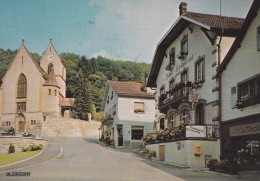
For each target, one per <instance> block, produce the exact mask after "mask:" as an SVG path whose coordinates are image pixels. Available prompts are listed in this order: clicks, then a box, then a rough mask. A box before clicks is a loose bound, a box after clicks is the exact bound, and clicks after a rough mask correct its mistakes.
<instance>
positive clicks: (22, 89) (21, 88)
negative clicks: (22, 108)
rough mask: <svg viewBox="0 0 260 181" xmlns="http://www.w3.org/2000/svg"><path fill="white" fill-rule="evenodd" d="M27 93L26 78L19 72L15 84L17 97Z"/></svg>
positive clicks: (24, 96)
mask: <svg viewBox="0 0 260 181" xmlns="http://www.w3.org/2000/svg"><path fill="white" fill-rule="evenodd" d="M26 94H27V80H26V77H25V75H24V74H21V75H20V76H19V78H18V84H17V98H26Z"/></svg>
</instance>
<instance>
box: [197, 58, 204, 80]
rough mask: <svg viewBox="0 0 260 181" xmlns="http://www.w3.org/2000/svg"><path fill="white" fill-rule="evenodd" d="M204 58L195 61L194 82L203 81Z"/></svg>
mask: <svg viewBox="0 0 260 181" xmlns="http://www.w3.org/2000/svg"><path fill="white" fill-rule="evenodd" d="M204 62H205V61H204V59H199V60H198V61H197V62H196V63H195V82H204V81H205V75H204V74H205V67H204V65H205V63H204Z"/></svg>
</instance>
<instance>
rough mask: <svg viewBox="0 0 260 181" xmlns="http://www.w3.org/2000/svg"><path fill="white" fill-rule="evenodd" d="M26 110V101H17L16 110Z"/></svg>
mask: <svg viewBox="0 0 260 181" xmlns="http://www.w3.org/2000/svg"><path fill="white" fill-rule="evenodd" d="M19 111H26V102H17V112H19Z"/></svg>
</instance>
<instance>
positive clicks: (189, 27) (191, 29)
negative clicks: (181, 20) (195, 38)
mask: <svg viewBox="0 0 260 181" xmlns="http://www.w3.org/2000/svg"><path fill="white" fill-rule="evenodd" d="M187 27H188V29H189V30H190V32H191V33H192V32H193V28H192V27H191V26H190V24H188V25H187Z"/></svg>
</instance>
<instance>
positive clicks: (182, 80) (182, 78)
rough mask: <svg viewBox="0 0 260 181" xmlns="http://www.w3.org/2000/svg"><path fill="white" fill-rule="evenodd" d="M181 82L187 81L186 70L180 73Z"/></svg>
mask: <svg viewBox="0 0 260 181" xmlns="http://www.w3.org/2000/svg"><path fill="white" fill-rule="evenodd" d="M181 82H182V83H187V82H188V71H187V70H185V71H183V72H182V73H181Z"/></svg>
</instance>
